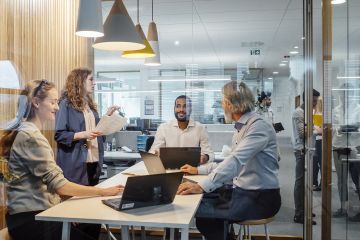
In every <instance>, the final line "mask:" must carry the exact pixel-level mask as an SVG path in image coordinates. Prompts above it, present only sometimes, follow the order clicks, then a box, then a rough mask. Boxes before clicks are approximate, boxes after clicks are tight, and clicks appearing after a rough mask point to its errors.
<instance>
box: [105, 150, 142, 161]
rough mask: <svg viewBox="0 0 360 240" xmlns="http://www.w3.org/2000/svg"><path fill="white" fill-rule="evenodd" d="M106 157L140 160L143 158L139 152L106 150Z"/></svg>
mask: <svg viewBox="0 0 360 240" xmlns="http://www.w3.org/2000/svg"><path fill="white" fill-rule="evenodd" d="M104 158H105V159H120V160H132V159H135V160H138V159H141V156H140V154H139V153H137V152H124V151H113V152H109V151H105V152H104Z"/></svg>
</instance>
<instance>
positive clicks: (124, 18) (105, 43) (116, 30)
mask: <svg viewBox="0 0 360 240" xmlns="http://www.w3.org/2000/svg"><path fill="white" fill-rule="evenodd" d="M93 47H94V48H96V49H100V50H109V51H126V50H138V49H143V48H144V47H145V44H144V41H143V40H142V39H141V38H140V36H139V34H138V33H137V32H136V30H135V27H134V23H133V22H132V20H131V18H130V16H129V14H128V12H127V10H126V8H125V6H124V3H123V2H122V0H115V2H114V5H113V6H112V8H111V10H110V13H109V16H108V17H107V18H106V21H105V23H104V36H103V37H101V38H97V39H96V41H95V43H94V44H93Z"/></svg>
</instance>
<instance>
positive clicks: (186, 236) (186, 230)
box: [181, 228, 189, 240]
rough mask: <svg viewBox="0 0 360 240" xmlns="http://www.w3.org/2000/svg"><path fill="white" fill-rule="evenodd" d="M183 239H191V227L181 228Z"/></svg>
mask: <svg viewBox="0 0 360 240" xmlns="http://www.w3.org/2000/svg"><path fill="white" fill-rule="evenodd" d="M181 240H189V228H182V229H181Z"/></svg>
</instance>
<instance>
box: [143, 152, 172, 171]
mask: <svg viewBox="0 0 360 240" xmlns="http://www.w3.org/2000/svg"><path fill="white" fill-rule="evenodd" d="M140 156H141V159H142V160H143V161H144V164H145V167H146V169H147V171H148V173H149V174H160V173H166V170H165V168H164V165H163V163H162V162H161V159H160V158H159V157H158V156H157V155H155V154H152V153H148V152H140Z"/></svg>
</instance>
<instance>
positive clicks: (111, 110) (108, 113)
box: [106, 105, 120, 116]
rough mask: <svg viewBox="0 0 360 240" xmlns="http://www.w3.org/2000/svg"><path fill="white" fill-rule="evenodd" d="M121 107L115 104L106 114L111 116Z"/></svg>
mask: <svg viewBox="0 0 360 240" xmlns="http://www.w3.org/2000/svg"><path fill="white" fill-rule="evenodd" d="M119 109H120V107H119V106H116V105H113V106H111V107H109V108H108V110H107V112H106V115H108V116H111V115H112V114H113V113H114V112H115V111H116V110H119Z"/></svg>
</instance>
